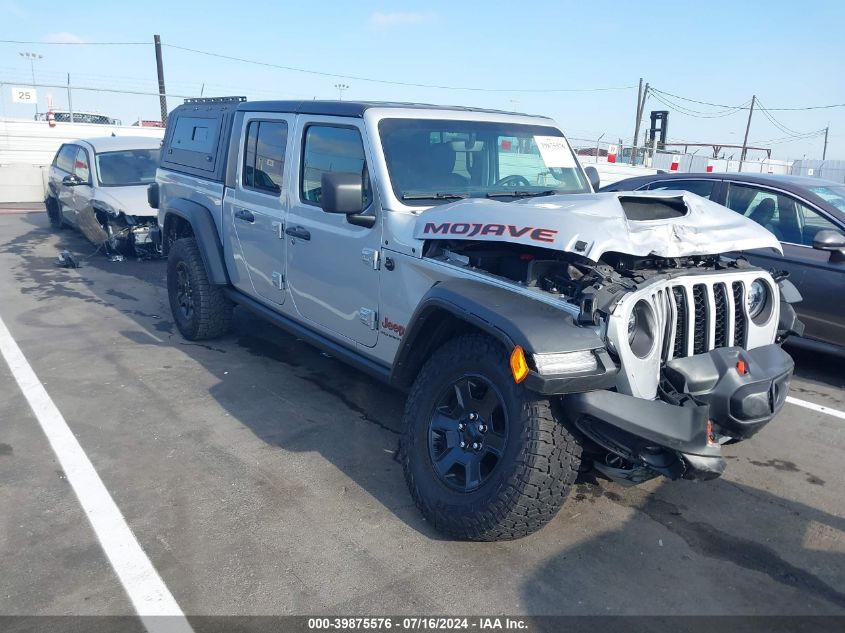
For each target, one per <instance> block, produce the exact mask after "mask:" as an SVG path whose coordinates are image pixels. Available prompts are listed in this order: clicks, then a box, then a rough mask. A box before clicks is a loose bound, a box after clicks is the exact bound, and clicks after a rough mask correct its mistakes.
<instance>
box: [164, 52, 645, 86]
mask: <svg viewBox="0 0 845 633" xmlns="http://www.w3.org/2000/svg"><path fill="white" fill-rule="evenodd" d="M162 45H163V46H166V47H167V48H172V49H176V50H180V51H187V52H190V53H196V54H198V55H207V56H209V57H216V58H218V59H227V60H229V61H235V62H242V63H245V64H254V65H256V66H264V67H266V68H276V69H278V70H288V71H292V72H298V73H306V74H309V75H318V76H320V77H331V78H333V79H347V80H350V81H366V82H370V83H377V84H387V85H392V86H406V87H410V88H430V89H436V90H464V91H469V92H511V93H513V92H533V93H560V92H603V91H610V90H631V89H633V88H636V86H615V87H600V88H481V87H478V86H446V85H439V84H423V83H414V82H409V81H395V80H389V79H375V78H372V77H362V76H358V75H343V74H340V73H330V72H325V71H320V70H309V69H306V68H296V67H294V66H282V65H280V64H272V63H270V62H261V61H257V60H254V59H245V58H243V57H234V56H232V55H223V54H221V53H212V52H210V51H203V50H198V49H196V48H188V47H187V46H177V45H176V44H167V43H165V42H163V43H162Z"/></svg>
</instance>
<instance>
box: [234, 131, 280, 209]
mask: <svg viewBox="0 0 845 633" xmlns="http://www.w3.org/2000/svg"><path fill="white" fill-rule="evenodd" d="M287 141H288V125H287V123H285V122H284V121H251V122H250V123H249V126H248V127H247V133H246V147H245V148H244V149H245V151H244V165H243V179H242V181H243V184H244V187H250V188H252V189H258V190H259V191H264V192H267V193H271V194H279V193H281V191H282V187H283V184H284V183H283V177H284V173H285V146H286V145H287Z"/></svg>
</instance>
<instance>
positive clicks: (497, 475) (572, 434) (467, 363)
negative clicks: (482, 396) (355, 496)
mask: <svg viewBox="0 0 845 633" xmlns="http://www.w3.org/2000/svg"><path fill="white" fill-rule="evenodd" d="M466 375H476V376H482V377H483V378H484V379H486V380H488V381H489V382H490V383H491V384H492V385H494V386H495V387H496V388H497V389H498V390H499V393H500V394H501V397H502V402H503V406H502V409H503V410H506V411H507V416H508V424H507V436H508V437H507V443H506V446H505V449H504V452H503V456H502V457H501V461H500V462H499V463H498V464H497V465H496V466H495V468H494V469H493V470H492V472H491V473H490V475H489V479H488V480H487V481H486V482H484V483H482V484H481V487H480V488H478V489H476V490H474V491H471V492H458V491H455V490H453V489H451V488H450V487H449V486H447V485H446V484H445V483H444V482H443V481H442V480H441V478H440V477H439V476H438V474H437V472H436V470H435V467H434V466H433V461H432V457H431V456H430V452H429V432H430V431H429V423H430V420H431V419H432V414H433V413H434V409H435V407H436V405H437V403H438V397H439V396H438V394H441V393H444V390H445V389H446V388H448V386H449V385H450V384H451V383H455V382H456V381H458V380H460V379H461V377H463V376H466ZM553 406H557V405H556V403H554V404H553V403H552V402H550V400H549V399H547V398H542V397H538V396H537V394H534V393H532V392H530V391H528V390H527V389H526V388H525V387H524V386H522V385H518V384H516V383H515V382H514V380H513V377H512V376H511V372H510V367H509V363H508V356H507V352H506V350H505V349H504V348H503V346H502V345H500V344H499V343H498V342H496V341H495V340H493V339H492V338H490V337H487V336H484V335H480V334H469V335H465V336H461V337H458V338H455V339H452V340H451V341H449V342H447V343H445V344H444V345H443V346H442V347H441V348H439V349H438V350H437V351H436V352H435V353H434V354H432V356H431V357H430V358H429V359H428V361H427V362H426V363H425V364H424V365H423V367H422V369H421V370H420V373H419V375H418V376H417V378H416V380H415V382H414V384H413V386H412V388H411V392H410V394H409V395H408V400H407V404H406V409H405V421H404V422H405V434H404V437H403V440H402V450H401V457H402V464H403V468H404V472H405V480H406V482H407V484H408V488H409V489H410V491H411V495H412V497H413V499H414V501H415V503H416V505H417V507H418V508H419V509H420V511H421V512H422V513H423V515H424V516H425V517H426V519H427V520H428V521H430V522H431V523H432V524H433V525H434V527H435V528H436V529H437V530H439V531H440V532H442V533H444V534H446V535H448V536H449V537H452V538H457V539H466V540H474V541H497V540H508V539H515V538H520V537H523V536H526V535H528V534H531V533H532V532H535V531H536V530H538V529H540V528H541V527H543V526H544V525H545V524H546V523H548V522H549V521H550V520H551V519H552V518H553V517H554V516H555V515H556V514H557V512H558V510H559V509H560V506H561V505H562V504H563V502H564V500H565V499H566V496H567V495H568V493H569V490H570V488H571V486H572V484H573V483H574V482H575V478H576V477H577V475H578V467H579V464H580V461H581V436H580V435H579V434H578V432H577V431H573V430H570V429H569V428H567V426H566V425H565V424H564V423H563V422H561V421H559V420H557V419H556V416H555V415H554V413H553ZM558 417H560V416H558Z"/></svg>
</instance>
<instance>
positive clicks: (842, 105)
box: [652, 88, 845, 112]
mask: <svg viewBox="0 0 845 633" xmlns="http://www.w3.org/2000/svg"><path fill="white" fill-rule="evenodd" d="M652 91H653V92H659V93H661V94H663V95H668V96H670V97H674V98H675V99H680V100H682V101H689V102H691V103H698V104H700V105H709V106H712V107H714V108H728V109H732V108H735V109H742V110H747V109H748V102H746V103H745V104H744V105H742V106H731V105H726V104H724V103H712V102H710V101H698V100H696V99H690V98H688V97H681V96H679V95H676V94H672V93H671V92H666V91H665V90H658V89H657V88H652ZM830 108H845V103H829V104H826V105H816V106H798V107H792V108H768V110H769V111H770V112H798V111H802V110H826V109H830Z"/></svg>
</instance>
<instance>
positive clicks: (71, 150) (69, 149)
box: [56, 145, 79, 174]
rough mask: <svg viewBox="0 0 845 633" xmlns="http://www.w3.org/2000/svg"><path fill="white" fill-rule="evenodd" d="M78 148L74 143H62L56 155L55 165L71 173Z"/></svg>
mask: <svg viewBox="0 0 845 633" xmlns="http://www.w3.org/2000/svg"><path fill="white" fill-rule="evenodd" d="M78 149H79V147H78V146H76V145H63V146H62V149H60V150H59V155H58V156H56V167H58V168H59V169H61V170H62V171H66V172H67V173H69V174H72V173H73V162H74V161H75V160H76V152H77V150H78Z"/></svg>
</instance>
